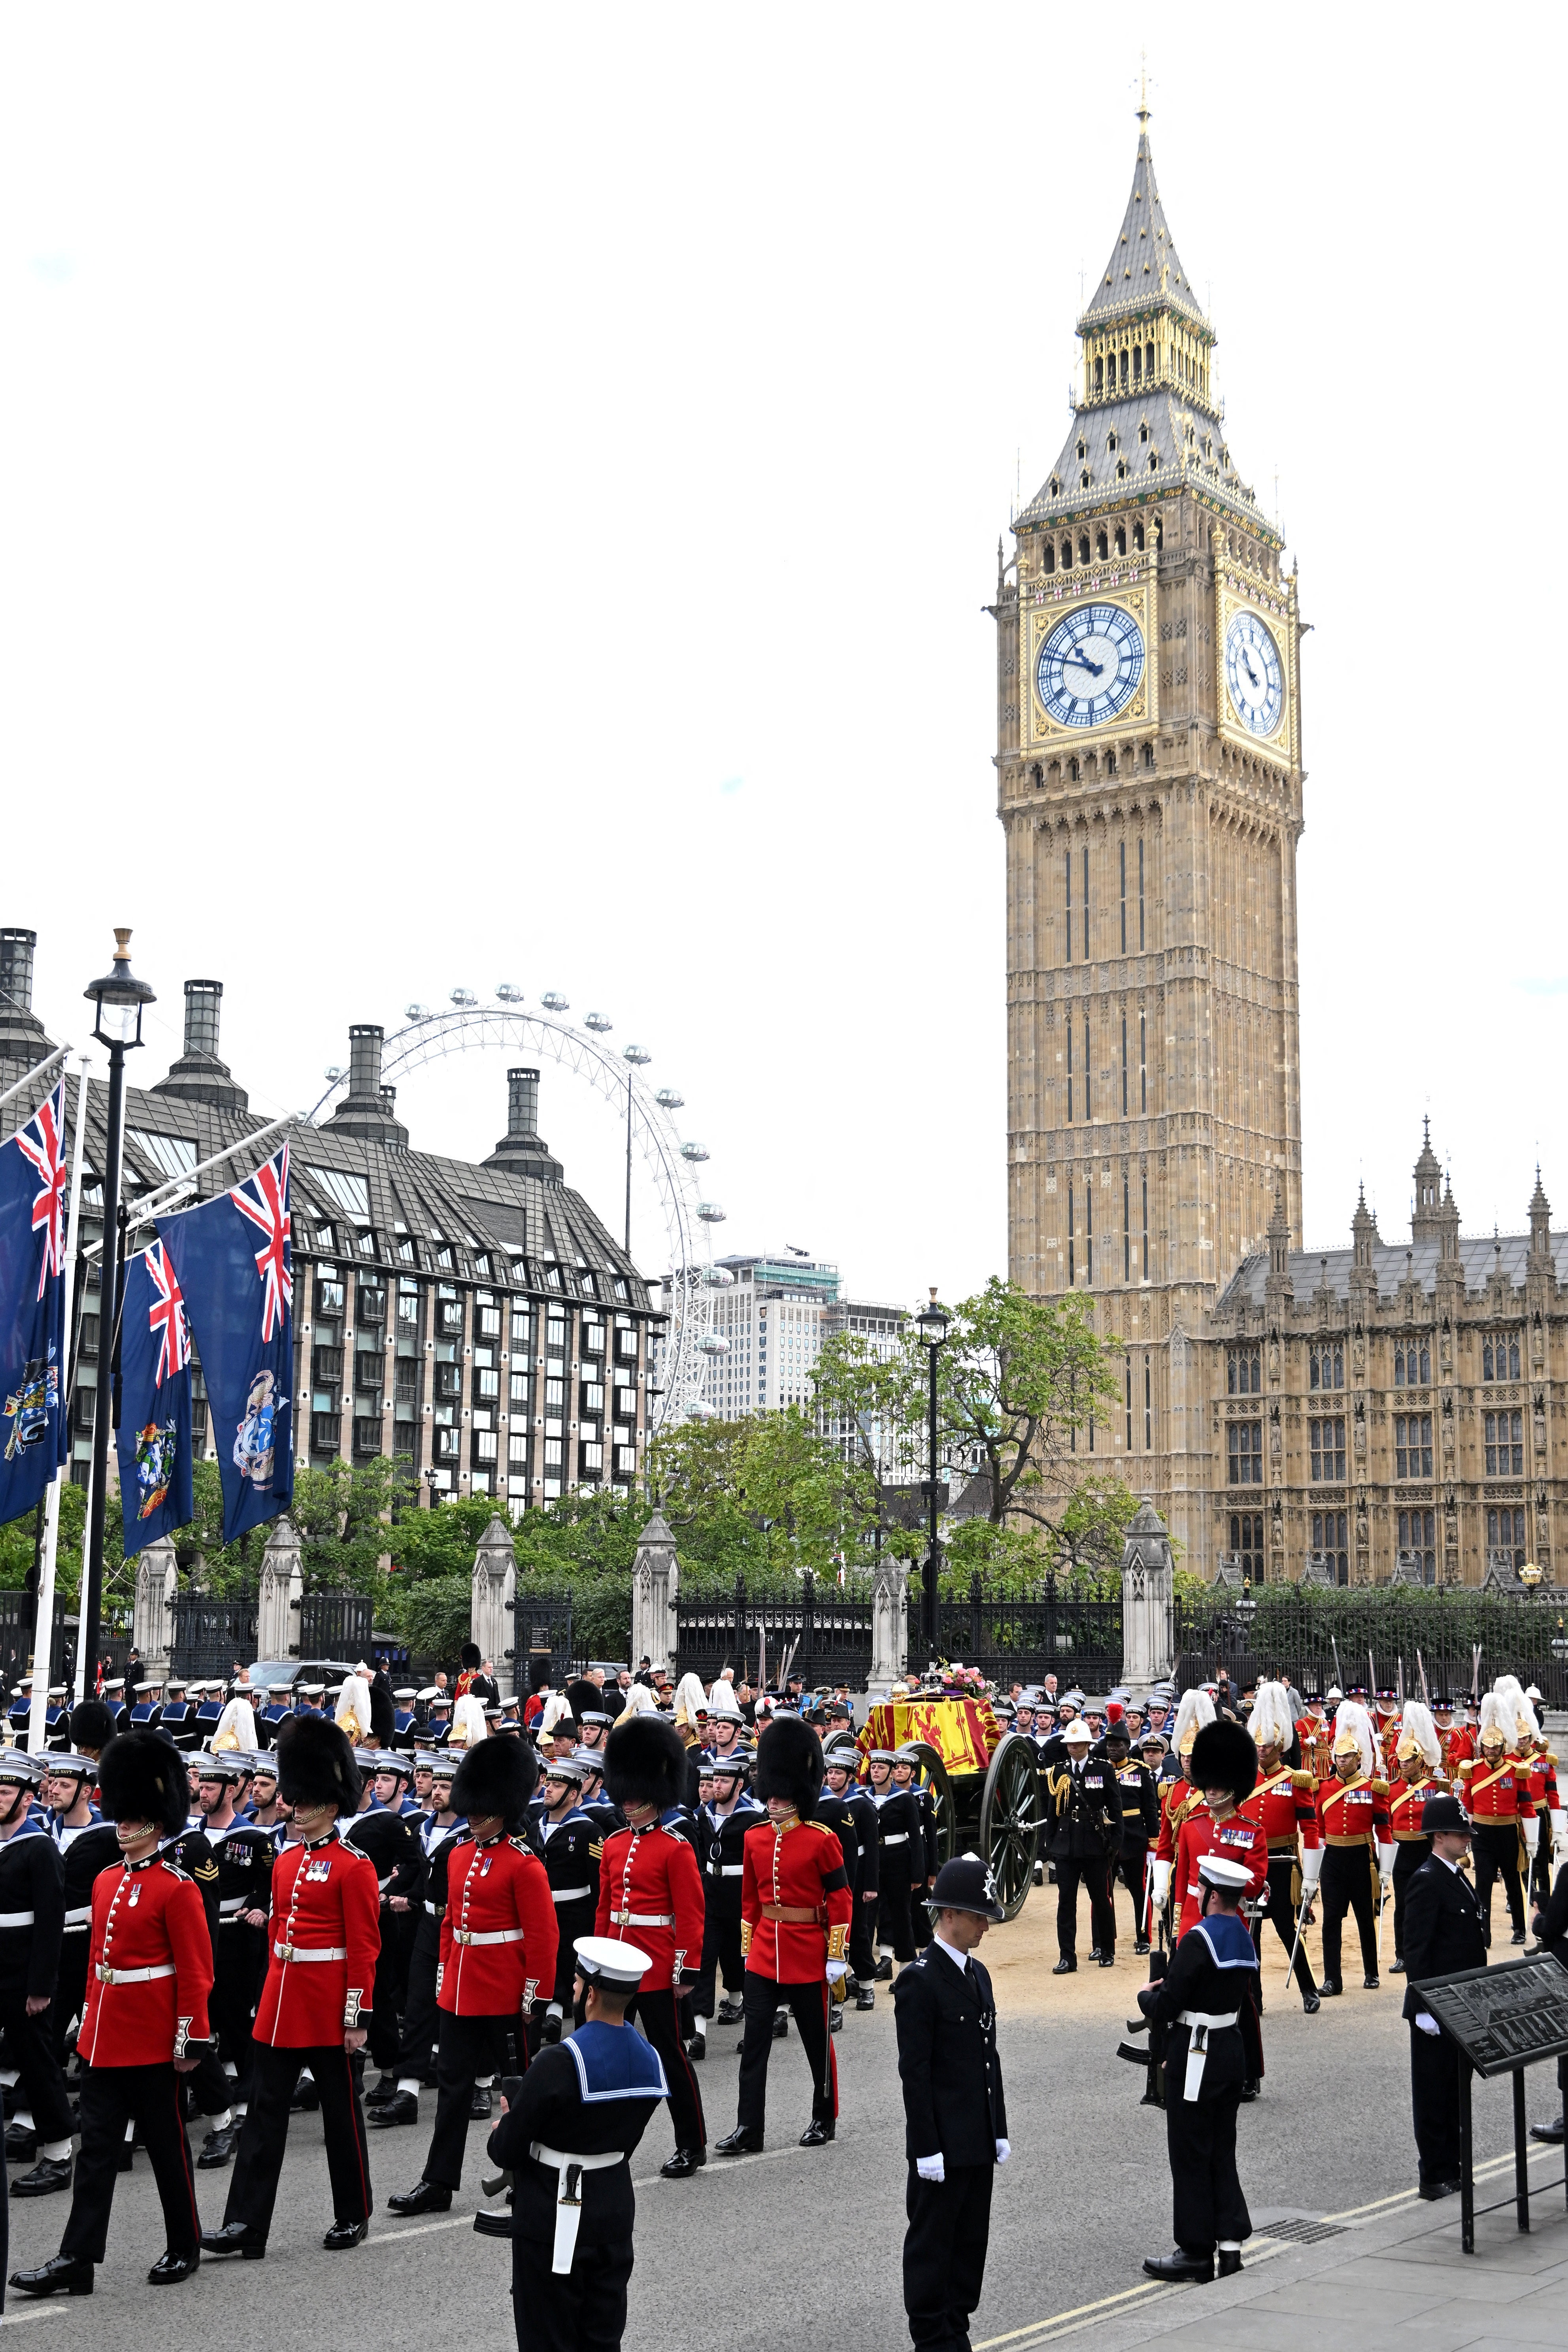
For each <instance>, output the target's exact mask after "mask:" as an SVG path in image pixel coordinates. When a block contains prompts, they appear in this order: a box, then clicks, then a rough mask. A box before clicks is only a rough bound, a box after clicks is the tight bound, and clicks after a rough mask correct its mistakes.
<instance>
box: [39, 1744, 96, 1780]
mask: <svg viewBox="0 0 1568 2352" xmlns="http://www.w3.org/2000/svg"><path fill="white" fill-rule="evenodd" d="M48 1769H49V1770H50V1771H51V1772H57V1773H58V1775H59V1777H60V1779H61V1780H97V1778H98V1767H97V1765H96V1764H95V1763H94V1762H93V1760H92V1759H91V1757H90V1756H77V1755H74V1754H73V1753H72V1752H71V1750H70V1749H69V1748H67V1749H66V1750H65V1752H64V1753H63V1754H61V1755H56V1756H51V1757H50V1758H49V1759H48Z"/></svg>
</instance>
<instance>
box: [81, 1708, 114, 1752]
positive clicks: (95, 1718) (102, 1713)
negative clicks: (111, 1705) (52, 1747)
mask: <svg viewBox="0 0 1568 2352" xmlns="http://www.w3.org/2000/svg"><path fill="white" fill-rule="evenodd" d="M113 1737H114V1717H113V1716H112V1715H111V1714H110V1711H109V1709H108V1707H106V1706H104V1704H103V1701H102V1700H101V1699H100V1698H84V1699H83V1700H82V1702H81V1704H80V1705H79V1706H73V1707H72V1709H71V1749H72V1752H73V1753H74V1754H75V1755H78V1756H81V1755H84V1754H90V1755H93V1756H101V1755H102V1753H103V1751H104V1749H105V1748H107V1747H108V1745H109V1743H110V1740H111V1739H112V1738H113Z"/></svg>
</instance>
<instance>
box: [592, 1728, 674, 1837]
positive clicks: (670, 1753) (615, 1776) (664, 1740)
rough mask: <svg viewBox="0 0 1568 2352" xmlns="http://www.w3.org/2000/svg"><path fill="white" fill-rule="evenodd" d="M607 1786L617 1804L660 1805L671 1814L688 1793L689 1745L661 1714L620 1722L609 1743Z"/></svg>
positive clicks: (606, 1745)
mask: <svg viewBox="0 0 1568 2352" xmlns="http://www.w3.org/2000/svg"><path fill="white" fill-rule="evenodd" d="M605 1788H606V1789H607V1790H608V1791H609V1794H610V1798H611V1801H613V1802H614V1803H615V1804H617V1805H657V1806H658V1810H659V1811H660V1812H661V1813H662V1812H667V1811H668V1809H669V1807H670V1806H671V1805H679V1803H680V1802H681V1801H682V1799H683V1798H684V1796H685V1794H686V1743H685V1741H684V1740H683V1739H682V1738H681V1737H680V1734H679V1731H677V1729H676V1727H675V1726H674V1724H673V1723H669V1722H668V1721H667V1720H666V1719H665V1717H663V1716H661V1715H635V1716H632V1717H628V1718H626V1720H624V1721H623V1722H620V1723H617V1724H616V1727H615V1729H614V1730H613V1731H612V1732H611V1734H610V1736H609V1738H608V1739H606V1740H605Z"/></svg>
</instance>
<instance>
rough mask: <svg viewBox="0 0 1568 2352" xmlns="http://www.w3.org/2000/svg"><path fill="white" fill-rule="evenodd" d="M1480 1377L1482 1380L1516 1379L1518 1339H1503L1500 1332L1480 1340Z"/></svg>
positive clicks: (1517, 1373) (1517, 1372)
mask: <svg viewBox="0 0 1568 2352" xmlns="http://www.w3.org/2000/svg"><path fill="white" fill-rule="evenodd" d="M1481 1378H1482V1380H1483V1381H1517V1380H1518V1378H1519V1341H1518V1340H1517V1339H1504V1338H1503V1337H1502V1335H1501V1333H1499V1334H1498V1336H1497V1337H1496V1338H1495V1339H1493V1338H1492V1337H1490V1336H1488V1337H1487V1338H1486V1339H1483V1340H1482V1341H1481Z"/></svg>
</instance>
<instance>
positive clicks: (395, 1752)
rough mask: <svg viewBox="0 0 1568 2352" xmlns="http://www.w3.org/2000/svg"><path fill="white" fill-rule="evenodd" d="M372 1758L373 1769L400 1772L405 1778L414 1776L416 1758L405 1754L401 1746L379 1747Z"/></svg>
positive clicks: (408, 1778)
mask: <svg viewBox="0 0 1568 2352" xmlns="http://www.w3.org/2000/svg"><path fill="white" fill-rule="evenodd" d="M370 1760H371V1769H372V1770H373V1771H376V1772H400V1773H401V1774H402V1775H403V1778H404V1779H405V1780H411V1779H412V1778H413V1775H414V1759H413V1757H412V1756H405V1754H404V1752H403V1750H402V1749H401V1748H377V1749H376V1750H375V1753H374V1756H373V1757H372V1758H371V1759H370Z"/></svg>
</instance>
